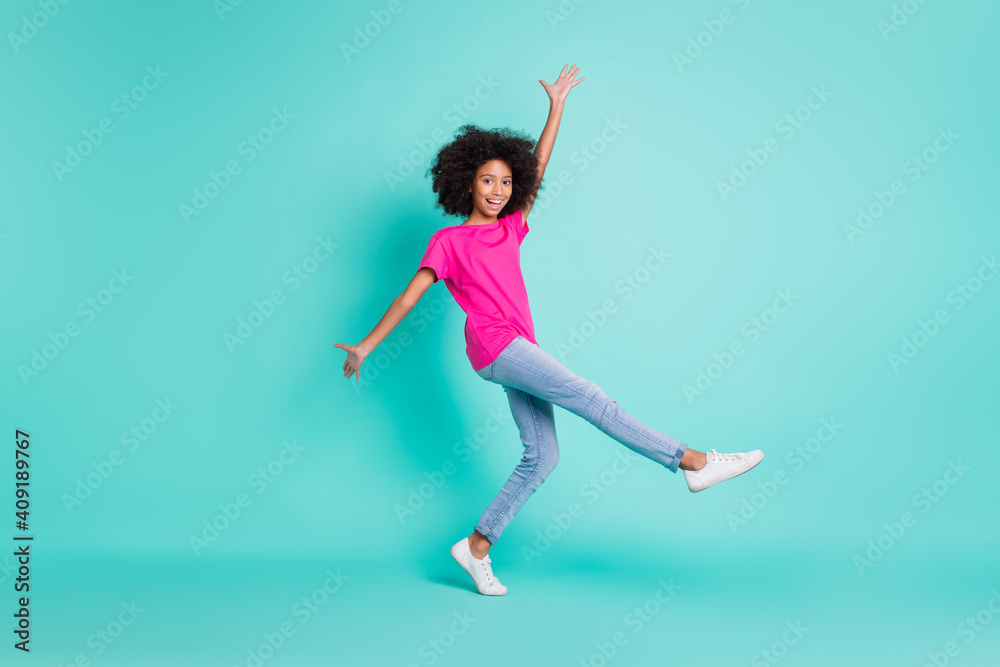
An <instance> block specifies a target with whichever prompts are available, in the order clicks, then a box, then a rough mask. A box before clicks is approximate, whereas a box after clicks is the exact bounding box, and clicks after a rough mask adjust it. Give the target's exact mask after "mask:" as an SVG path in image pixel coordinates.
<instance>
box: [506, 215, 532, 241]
mask: <svg viewBox="0 0 1000 667" xmlns="http://www.w3.org/2000/svg"><path fill="white" fill-rule="evenodd" d="M506 217H507V222H508V224H510V226H511V227H513V228H514V233H515V234H517V244H518V245H521V242H522V241H524V236H525V234H527V233H528V222H527V221H526V220H525V219H524V215H523V214H522V213H521V211H516V212H515V213H512V214H510V215H508V216H506Z"/></svg>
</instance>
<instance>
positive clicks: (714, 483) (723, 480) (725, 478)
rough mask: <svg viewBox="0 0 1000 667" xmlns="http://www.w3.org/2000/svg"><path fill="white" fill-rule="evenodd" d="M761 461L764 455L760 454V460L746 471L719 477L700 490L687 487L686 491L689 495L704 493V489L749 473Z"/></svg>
mask: <svg viewBox="0 0 1000 667" xmlns="http://www.w3.org/2000/svg"><path fill="white" fill-rule="evenodd" d="M763 460H764V455H763V454H761V456H760V458H759V459H757V462H756V463H754V464H753V465H752V466H750V467H749V468H747V469H746V470H741V471H739V472H736V473H733V474H732V475H724V476H722V477H720V478H719V479H716V480H714V481H713V482H712V483H711V484H706V485H705V486H703V487H701V488H700V489H692V488H691V487H688V489H689V490H690V491H691V493H698V492H699V491H704V490H705V489H709V488H711V487H713V486H715V485H716V484H719V483H720V482H725V481H726V480H729V479H732V478H734V477H739V476H740V475H742V474H743V473H747V472H750V471H751V470H753V469H754V468H756V467H757V465H758V464H759V463H760V462H761V461H763Z"/></svg>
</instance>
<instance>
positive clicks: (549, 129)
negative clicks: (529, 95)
mask: <svg viewBox="0 0 1000 667" xmlns="http://www.w3.org/2000/svg"><path fill="white" fill-rule="evenodd" d="M566 67H568V66H567V65H564V66H563V68H562V72H560V73H559V76H558V77H557V78H556V80H555V83H553V84H551V85H550V84H547V83H545V82H544V81H542V80H541V79H539V80H538V82H539V83H540V84H542V87H543V88H545V92H546V93H547V94H548V96H549V117H548V119H547V120H546V121H545V129H543V130H542V134H541V136H539V137H538V143H537V144H535V155H536V156H537V157H538V182H539V183H541V182H542V175H543V174H545V166H546V165H547V164H548V163H549V157H550V156H551V155H552V146H553V145H554V144H555V143H556V133H558V132H559V121H560V120H562V112H563V106H564V105H565V102H566V96H567V95H569V90H570V88H572V87H573V86H575V85H576V84H578V83H580V82H581V81H583V80H584V79H586V78H587V77H582V78H580V79H577V80H576V81H574V80H573V78H574V77H575V76H576V75H577V73H578V72H579V71H580V68H579V67H577V66H576V65H573V66H572V67H570V69H569V72H567V71H566ZM534 202H535V198H534V197H531V198H530V199H528V203H527V204H526V205H525V207H524V208H523V209H521V216H522V217H523V218H524V219H525V220H527V218H528V211H530V210H531V206H532V204H534Z"/></svg>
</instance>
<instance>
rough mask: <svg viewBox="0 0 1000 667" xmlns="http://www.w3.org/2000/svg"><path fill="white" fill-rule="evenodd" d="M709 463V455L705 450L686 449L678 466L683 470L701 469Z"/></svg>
mask: <svg viewBox="0 0 1000 667" xmlns="http://www.w3.org/2000/svg"><path fill="white" fill-rule="evenodd" d="M707 464H708V457H707V456H706V455H705V452H699V451H698V450H696V449H687V450H685V451H684V455H683V456H682V457H681V462H680V464H679V465H678V467H679V468H680V469H681V470H701V469H702V468H704V467H705V466H706V465H707Z"/></svg>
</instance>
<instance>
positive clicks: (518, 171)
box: [427, 124, 541, 217]
mask: <svg viewBox="0 0 1000 667" xmlns="http://www.w3.org/2000/svg"><path fill="white" fill-rule="evenodd" d="M534 148H535V141H534V139H532V138H531V137H530V136H528V135H527V134H525V133H523V132H518V131H515V130H511V129H510V128H506V127H505V128H494V129H492V130H485V129H482V128H480V127H477V126H475V125H472V124H466V125H463V126H461V127H460V128H458V130H457V131H456V133H455V139H454V140H453V141H452V142H451V143H449V144H446V145H444V146H443V147H442V148H441V150H439V151H438V154H437V156H436V157H435V158H434V161H433V162H432V163H431V166H430V167H429V168H428V169H427V174H429V175H431V176H433V177H434V180H433V188H434V192H436V193H437V196H438V199H437V204H436V206H439V207H441V208H443V209H444V212H445V213H446V214H447V215H457V216H469V215H471V214H472V209H473V206H472V195H471V194H470V193H469V186H470V185H472V182H473V180H475V178H476V170H478V169H479V167H481V166H483V165H484V164H485V163H486V162H489V161H490V160H503V161H504V162H505V163H506V164H507V166H508V167H510V174H511V179H512V183H511V194H510V199H509V200H508V201H507V204H506V205H505V206H504V207H503V210H502V211H500V212H499V213H498V214H497V217H503V216H505V215H508V214H509V213H511V212H513V211H519V210H521V209H522V208H524V206H525V205H526V204H527V203H528V199H529V198H532V197H534V196H535V195H537V194H538V188H539V186H540V184H541V183H540V182H539V179H538V156H536V155H535V153H534Z"/></svg>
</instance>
